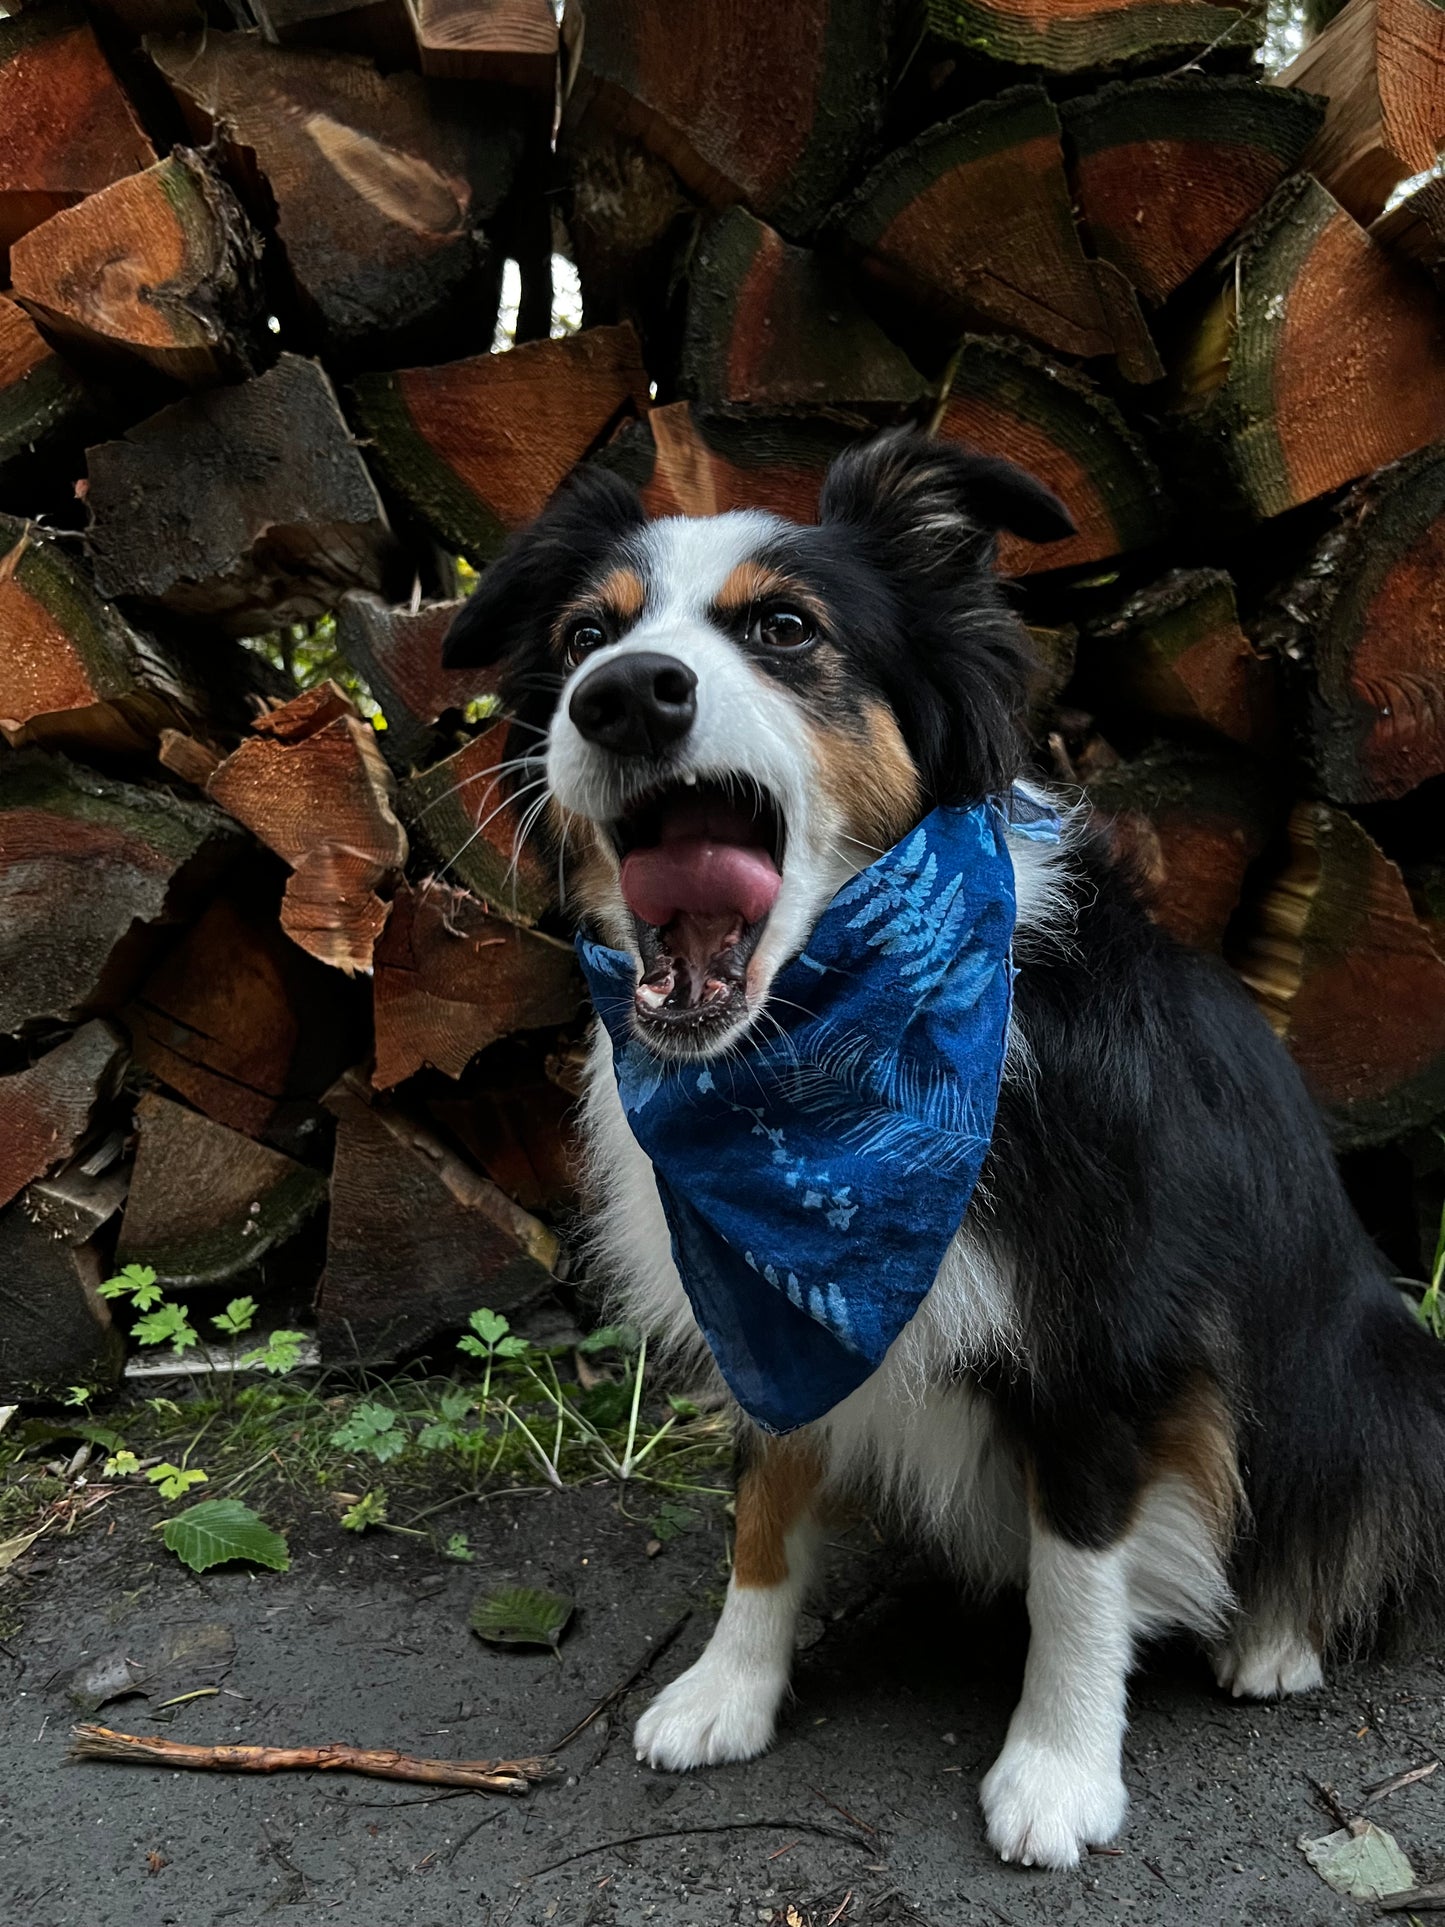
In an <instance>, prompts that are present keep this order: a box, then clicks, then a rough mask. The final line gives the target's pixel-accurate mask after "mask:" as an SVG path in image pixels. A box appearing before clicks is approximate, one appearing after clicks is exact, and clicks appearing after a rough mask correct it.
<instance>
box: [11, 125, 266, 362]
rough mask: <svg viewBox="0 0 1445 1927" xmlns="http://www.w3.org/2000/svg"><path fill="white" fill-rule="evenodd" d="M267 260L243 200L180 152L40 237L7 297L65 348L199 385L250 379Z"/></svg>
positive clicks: (18, 251)
mask: <svg viewBox="0 0 1445 1927" xmlns="http://www.w3.org/2000/svg"><path fill="white" fill-rule="evenodd" d="M260 262H261V242H260V237H259V236H258V235H257V234H256V233H255V231H254V229H253V228H252V227H251V226H250V223H249V222H248V221H247V219H246V217H245V215H244V214H243V213H242V212H241V206H240V203H239V202H238V201H237V199H236V197H235V195H234V194H232V192H231V191H230V189H229V188H228V187H226V186H225V185H224V184H223V183H222V182H221V181H220V180H218V179H217V177H216V176H215V175H214V174H213V173H212V172H211V170H210V169H209V168H208V167H207V166H206V165H205V163H204V162H203V161H202V160H201V158H200V156H199V155H197V154H193V153H192V152H191V151H190V149H189V148H185V147H178V148H176V149H175V150H174V152H173V153H172V154H171V155H170V156H169V158H168V159H166V160H163V161H158V162H157V163H156V165H155V166H154V167H150V168H147V169H146V171H145V172H144V173H143V174H131V175H128V176H127V177H126V178H125V179H124V180H120V181H116V182H115V183H114V184H113V185H112V186H110V187H103V188H101V189H100V190H99V191H98V192H97V193H95V194H92V195H90V196H88V197H87V199H85V200H84V201H82V202H81V203H80V205H79V206H78V207H73V208H67V209H65V210H64V211H63V212H61V213H59V214H53V215H52V216H51V217H50V219H49V220H48V221H42V222H41V224H40V226H39V227H36V228H32V229H31V230H30V232H29V233H28V234H27V235H26V236H25V237H24V238H23V239H22V240H20V241H17V242H16V244H15V246H14V247H13V248H12V249H11V252H10V279H11V284H12V287H11V291H12V293H13V294H14V295H15V297H16V298H17V300H20V301H22V302H23V303H24V304H25V306H26V308H27V309H28V310H29V312H30V313H31V314H32V315H34V316H35V318H36V319H37V320H38V321H41V322H43V323H44V324H45V327H46V329H47V330H48V331H49V333H50V334H51V335H53V336H55V337H57V338H58V339H59V340H60V341H61V342H62V343H63V344H64V345H65V347H66V348H67V349H68V350H73V351H76V352H78V353H82V354H83V353H85V352H87V351H89V352H91V353H99V354H101V355H103V356H108V357H115V356H117V355H119V356H120V357H121V358H123V359H128V358H129V357H130V356H135V357H136V358H138V359H139V360H141V361H143V362H145V363H146V364H148V365H149V366H150V367H152V368H155V369H157V370H158V371H159V372H160V373H161V374H163V375H168V376H170V377H171V378H172V379H173V380H176V381H181V382H185V383H187V384H188V385H195V384H197V383H202V382H212V381H218V380H220V379H221V378H222V377H223V376H235V375H248V374H251V373H252V372H253V371H254V363H255V359H256V355H255V347H256V339H257V336H258V333H259V331H260V327H261V285H260Z"/></svg>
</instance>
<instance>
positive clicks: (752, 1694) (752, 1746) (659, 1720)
mask: <svg viewBox="0 0 1445 1927" xmlns="http://www.w3.org/2000/svg"><path fill="white" fill-rule="evenodd" d="M821 1542H822V1530H821V1528H820V1527H819V1525H818V1523H817V1521H816V1520H815V1519H814V1518H812V1517H808V1518H805V1519H803V1520H801V1521H800V1522H799V1524H798V1525H796V1526H794V1528H793V1529H792V1531H791V1532H789V1533H788V1534H787V1537H786V1539H785V1541H784V1548H785V1552H786V1557H787V1566H788V1576H787V1578H786V1579H784V1580H782V1581H781V1583H780V1584H778V1585H776V1586H740V1585H739V1584H738V1583H737V1580H736V1579H734V1580H733V1581H732V1582H731V1584H730V1585H729V1586H728V1596H727V1600H726V1603H725V1604H724V1606H723V1610H722V1617H721V1618H720V1619H719V1620H718V1623H717V1629H716V1631H715V1632H714V1633H713V1636H712V1638H711V1639H710V1640H709V1641H708V1643H707V1649H706V1651H705V1652H704V1653H703V1656H702V1658H701V1659H700V1660H698V1661H697V1663H696V1665H693V1666H690V1667H689V1668H688V1669H687V1671H686V1672H685V1673H683V1674H682V1676H681V1677H680V1678H678V1679H675V1680H674V1681H673V1682H672V1684H671V1686H668V1687H665V1688H664V1689H663V1691H662V1692H661V1693H659V1694H658V1696H657V1698H656V1699H655V1700H654V1701H653V1702H652V1704H651V1706H649V1707H648V1709H647V1711H646V1712H645V1713H644V1714H643V1716H642V1718H641V1719H640V1720H639V1721H638V1722H637V1730H636V1733H635V1734H634V1736H633V1745H634V1747H635V1748H636V1751H637V1757H638V1759H639V1760H646V1761H647V1763H648V1765H649V1766H656V1767H663V1768H666V1769H667V1770H668V1771H670V1772H673V1773H679V1772H683V1771H685V1770H686V1769H687V1768H689V1767H694V1766H718V1765H721V1764H722V1763H723V1762H725V1761H729V1760H751V1759H753V1758H755V1757H756V1756H757V1755H758V1754H759V1753H764V1752H766V1751H767V1749H768V1747H770V1746H771V1745H772V1742H773V1728H774V1726H775V1725H776V1722H777V1717H778V1708H779V1707H780V1706H781V1705H782V1703H783V1697H784V1695H785V1694H786V1693H787V1690H788V1674H789V1673H790V1672H791V1670H792V1665H793V1642H794V1639H795V1637H796V1634H797V1629H798V1614H799V1613H800V1612H801V1611H802V1607H803V1601H804V1598H805V1597H806V1595H807V1590H808V1583H809V1581H810V1579H811V1578H812V1575H813V1568H814V1566H815V1564H816V1562H817V1556H818V1550H819V1547H820V1545H821Z"/></svg>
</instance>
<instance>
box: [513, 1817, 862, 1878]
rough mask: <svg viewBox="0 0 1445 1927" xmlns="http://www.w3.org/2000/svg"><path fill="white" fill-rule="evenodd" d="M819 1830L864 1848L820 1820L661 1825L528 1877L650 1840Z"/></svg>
mask: <svg viewBox="0 0 1445 1927" xmlns="http://www.w3.org/2000/svg"><path fill="white" fill-rule="evenodd" d="M754 1831H764V1832H768V1833H816V1834H818V1835H820V1836H821V1838H822V1839H824V1840H842V1841H843V1842H844V1843H845V1844H846V1845H847V1846H850V1847H858V1848H859V1849H860V1850H861V1848H862V1844H863V1843H862V1841H861V1840H855V1839H854V1838H853V1835H852V1834H851V1833H844V1831H843V1829H842V1828H841V1827H825V1826H823V1825H822V1824H821V1823H820V1822H819V1821H817V1820H719V1821H716V1822H714V1823H712V1824H711V1825H701V1824H699V1825H698V1826H695V1827H662V1828H660V1829H659V1830H658V1832H656V1833H624V1834H621V1835H619V1837H618V1838H617V1839H616V1840H599V1841H598V1842H597V1845H596V1846H595V1847H579V1848H578V1849H577V1851H576V1853H564V1854H563V1856H562V1858H561V1859H560V1860H549V1861H548V1862H547V1864H546V1866H545V1867H533V1868H532V1870H531V1872H530V1873H529V1874H527V1876H526V1878H527V1879H528V1880H537V1879H540V1877H541V1876H542V1875H543V1874H544V1873H555V1872H556V1871H557V1869H558V1867H568V1866H570V1865H571V1864H572V1862H573V1861H574V1860H587V1859H590V1858H591V1856H592V1855H593V1854H594V1853H607V1852H609V1851H610V1850H611V1849H612V1848H613V1847H636V1846H640V1845H641V1844H642V1843H643V1842H644V1841H648V1840H682V1839H686V1838H688V1837H689V1836H690V1835H692V1834H696V1833H752V1832H754Z"/></svg>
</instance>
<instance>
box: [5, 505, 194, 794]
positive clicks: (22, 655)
mask: <svg viewBox="0 0 1445 1927" xmlns="http://www.w3.org/2000/svg"><path fill="white" fill-rule="evenodd" d="M200 700H201V698H200V696H199V694H198V692H197V690H196V689H195V687H194V686H193V684H191V683H190V682H189V681H188V680H187V678H186V676H185V675H184V673H183V672H182V671H181V670H180V668H179V667H178V665H177V664H176V663H175V661H174V660H173V659H172V658H171V656H170V655H169V654H168V653H167V652H166V651H165V650H163V649H162V648H161V647H160V646H159V645H158V644H157V643H156V642H154V641H153V640H152V639H151V638H150V637H148V636H142V635H139V634H138V633H137V632H136V631H135V630H134V629H132V628H131V627H130V625H129V624H128V623H127V622H125V621H124V620H123V619H122V617H121V616H120V614H119V612H118V611H117V610H115V609H114V608H112V607H111V605H110V604H109V603H107V602H102V601H101V599H100V597H99V596H98V595H96V593H95V591H94V589H93V588H92V587H91V585H90V582H89V580H88V578H87V576H86V574H85V572H84V570H83V569H82V568H81V567H80V566H79V565H78V564H76V563H74V562H72V561H71V560H70V558H69V556H67V555H66V553H65V551H64V549H63V547H62V546H61V544H60V543H59V542H58V541H56V540H55V539H54V538H53V537H51V536H47V535H43V534H42V533H41V532H40V531H39V530H38V529H33V528H28V527H27V526H26V525H25V524H24V523H21V522H17V521H14V520H12V519H11V517H9V516H0V735H3V736H4V738H5V740H6V741H7V742H8V743H9V744H10V746H11V747H12V748H13V749H19V748H21V747H22V746H23V745H25V744H27V743H34V744H39V745H41V746H42V747H44V748H47V749H67V750H73V751H75V752H76V753H77V754H80V755H86V754H100V755H102V756H107V755H115V756H133V755H138V754H145V753H147V752H149V751H150V750H151V749H153V748H154V746H155V743H156V739H157V737H158V736H159V734H160V732H161V731H162V730H163V729H168V728H176V727H181V726H185V725H188V724H190V723H192V722H193V721H194V719H195V712H196V709H197V706H198V704H199V702H200Z"/></svg>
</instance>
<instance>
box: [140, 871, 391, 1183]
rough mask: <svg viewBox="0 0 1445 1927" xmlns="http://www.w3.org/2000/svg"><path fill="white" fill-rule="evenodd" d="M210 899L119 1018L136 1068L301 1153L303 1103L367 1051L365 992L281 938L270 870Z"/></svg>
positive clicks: (306, 1111) (305, 1119) (309, 1116)
mask: <svg viewBox="0 0 1445 1927" xmlns="http://www.w3.org/2000/svg"><path fill="white" fill-rule="evenodd" d="M244 882H245V880H244V879H243V880H242V881H241V884H240V885H238V887H236V888H235V889H233V890H230V891H228V893H227V894H226V895H224V896H220V897H217V898H216V899H215V900H214V901H213V902H212V903H211V904H210V905H209V906H208V907H207V909H206V910H205V912H204V914H203V915H202V916H201V917H200V919H199V920H198V921H197V922H196V923H195V924H194V925H193V926H192V928H191V929H189V930H188V931H187V932H186V933H185V935H184V936H183V937H182V938H181V940H180V942H179V944H177V945H176V947H175V948H174V949H173V950H171V951H170V952H168V953H167V955H166V956H165V958H164V959H163V960H162V961H161V962H160V963H159V964H158V965H157V966H156V968H155V969H153V970H152V971H151V973H150V975H149V976H148V977H147V978H146V979H145V981H144V982H143V983H142V984H141V986H140V988H139V989H138V991H137V992H136V995H135V998H134V1001H133V1002H131V1003H130V1004H128V1005H127V1006H126V1008H125V1010H124V1011H123V1013H122V1016H123V1018H124V1021H125V1023H126V1025H127V1027H128V1029H129V1031H130V1035H131V1048H132V1052H133V1055H134V1057H135V1061H136V1063H137V1065H138V1066H139V1067H140V1068H141V1069H142V1070H143V1071H145V1072H146V1073H147V1074H148V1075H149V1076H151V1077H153V1078H155V1079H157V1080H158V1081H159V1082H160V1083H162V1084H164V1085H166V1086H167V1087H168V1088H169V1089H170V1090H172V1091H176V1092H178V1093H179V1095H180V1096H182V1097H183V1098H185V1099H186V1101H187V1102H188V1103H189V1104H192V1105H194V1106H195V1107H196V1109H197V1110H200V1111H203V1112H204V1113H205V1115H206V1116H207V1117H209V1118H212V1119H214V1120H215V1122H216V1123H218V1124H226V1125H230V1126H231V1127H232V1129H234V1130H237V1131H244V1132H245V1133H246V1134H247V1136H248V1137H261V1136H263V1135H265V1136H267V1137H269V1138H270V1139H272V1141H273V1142H274V1141H276V1140H277V1139H278V1137H283V1136H286V1135H290V1134H292V1132H293V1131H294V1135H295V1138H296V1142H297V1143H298V1145H300V1146H304V1147H305V1148H306V1150H307V1153H308V1154H309V1152H310V1149H311V1146H312V1144H313V1142H314V1137H313V1136H312V1135H311V1134H310V1133H309V1131H308V1127H309V1126H310V1125H311V1124H312V1122H313V1116H314V1112H313V1106H314V1105H315V1104H316V1103H317V1102H319V1100H320V1097H321V1094H322V1093H323V1092H324V1091H326V1090H328V1089H329V1088H330V1086H331V1085H332V1084H333V1083H334V1082H335V1080H336V1078H337V1077H338V1076H339V1075H340V1072H341V1070H342V1069H343V1068H344V1067H345V1066H346V1064H348V1063H354V1062H355V1060H356V1052H357V1051H358V1049H362V1048H364V1047H365V1044H364V1038H365V1029H364V1025H365V1009H364V1004H365V1002H366V1001H369V999H366V997H365V993H364V991H362V990H361V988H360V987H358V994H357V997H356V998H352V997H351V996H350V995H349V994H346V993H345V992H344V991H343V990H342V987H340V986H338V984H337V981H336V977H335V974H334V973H333V972H331V971H329V970H327V969H325V968H324V967H323V966H322V965H321V964H319V963H317V962H316V961H315V960H314V959H313V958H311V957H308V956H307V955H306V954H305V953H304V952H303V951H301V950H300V949H298V948H297V947H296V945H295V944H293V943H292V942H290V941H289V939H288V938H286V937H285V936H283V935H282V933H281V929H280V925H279V919H278V910H279V902H280V895H281V892H280V886H279V884H278V883H275V882H273V881H272V880H271V878H270V875H269V861H268V875H267V877H266V879H265V880H264V882H256V883H255V884H254V886H253V887H252V888H249V889H247V888H245V887H243V886H244Z"/></svg>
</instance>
